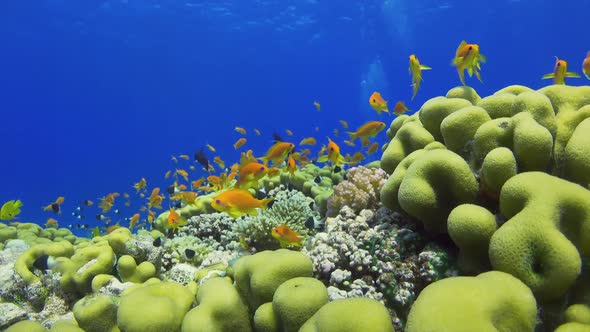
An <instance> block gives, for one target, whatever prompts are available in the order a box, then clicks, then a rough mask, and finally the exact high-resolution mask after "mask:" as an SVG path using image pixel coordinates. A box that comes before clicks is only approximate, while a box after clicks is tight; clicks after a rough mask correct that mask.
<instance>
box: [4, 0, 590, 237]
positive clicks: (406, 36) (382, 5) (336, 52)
mask: <svg viewBox="0 0 590 332" xmlns="http://www.w3.org/2000/svg"><path fill="white" fill-rule="evenodd" d="M589 10H590V2H588V1H587V0H580V1H558V0H550V1H549V0H548V1H532V0H520V1H518V0H510V1H509V0H496V1H468V0H461V1H434V0H425V1H409V0H386V1H383V0H381V1H376V0H366V1H353V0H351V1H327V0H324V1H320V0H297V1H295V0H291V1H287V0H281V1H278V0H259V1H249V0H241V1H237V0H233V1H230V0H227V1H198V0H184V1H177V0H151V1H149V0H106V1H103V0H100V1H99V0H87V1H77V0H36V1H31V0H22V1H16V0H13V1H4V2H3V3H2V4H1V5H0V47H1V49H2V51H1V52H0V113H1V114H2V117H1V118H0V141H1V142H2V160H1V162H0V202H4V201H7V200H10V199H21V200H22V201H23V203H24V206H23V209H22V213H21V215H20V216H19V218H18V220H19V221H32V222H38V223H41V224H42V223H44V222H45V221H46V220H47V218H48V217H55V216H54V215H53V214H52V213H50V212H43V211H42V206H45V205H47V204H49V203H51V202H52V201H54V200H55V199H56V198H57V197H58V196H64V197H65V202H64V204H63V206H62V214H61V215H59V216H57V217H56V218H57V219H58V221H59V222H60V226H62V227H63V226H66V225H68V224H73V223H77V222H80V221H79V220H78V219H75V218H74V217H73V216H71V212H72V211H73V210H74V209H75V208H76V207H77V206H79V205H80V204H81V202H82V201H83V200H84V199H91V200H93V201H95V203H96V202H98V198H99V197H102V196H104V195H106V194H108V193H110V192H120V193H123V192H128V193H130V194H132V195H131V196H132V198H133V201H132V205H131V207H125V206H123V204H122V202H123V200H122V199H120V200H118V204H117V206H116V207H117V208H119V209H121V214H120V216H112V217H113V219H114V220H115V221H116V220H117V219H122V218H123V217H129V216H131V215H132V214H133V213H135V212H136V211H137V210H138V209H139V207H140V206H141V205H142V204H145V199H141V198H139V197H136V196H134V195H133V193H134V189H133V188H132V187H131V186H132V184H133V183H134V182H136V181H138V180H139V179H140V178H141V177H145V178H146V179H147V181H148V187H149V188H150V189H151V188H153V187H155V186H159V187H162V188H166V187H167V186H168V185H170V181H169V180H165V179H164V173H165V172H166V171H167V170H169V169H175V168H185V169H186V168H187V167H188V165H189V164H191V163H192V164H194V162H193V161H190V162H186V161H183V160H181V161H179V164H174V163H173V162H172V161H171V160H170V157H171V156H172V155H176V156H178V155H179V154H188V155H190V156H192V155H193V153H194V152H195V151H196V150H198V149H200V148H201V147H203V146H204V145H205V144H207V143H210V144H212V145H214V146H215V147H216V148H217V152H218V153H217V154H212V153H209V158H210V159H212V158H213V156H214V155H219V156H221V158H223V159H224V160H226V163H227V164H231V163H232V162H234V161H236V160H237V159H238V157H239V153H238V152H236V151H235V150H234V148H233V147H232V144H233V143H234V142H235V141H236V140H237V139H238V138H239V137H241V135H240V134H238V133H237V132H235V131H233V128H234V127H235V126H241V127H244V128H246V129H247V130H248V131H249V133H248V135H247V138H248V143H247V144H246V145H245V146H244V148H242V149H241V151H243V150H245V149H248V148H250V149H253V150H254V152H255V155H257V156H261V155H262V154H263V153H264V152H265V151H266V149H267V148H268V147H269V146H270V145H271V144H272V136H271V134H272V133H273V132H275V131H276V132H277V133H279V134H281V135H282V136H283V137H284V138H285V139H288V140H290V141H293V142H295V143H297V142H299V140H301V139H302V138H304V137H308V136H315V137H316V138H317V139H318V141H320V142H322V141H325V140H326V139H325V137H326V136H330V137H332V138H335V137H334V134H333V129H334V128H339V129H340V131H341V132H343V130H342V128H341V127H340V124H339V120H341V119H344V120H346V121H348V123H349V124H350V125H351V127H353V128H354V127H357V126H359V125H361V124H363V123H364V122H365V121H367V120H380V121H384V122H386V123H389V122H390V121H391V120H392V119H393V118H392V117H390V116H387V115H383V116H381V117H379V116H377V114H376V113H375V111H374V110H372V109H371V108H370V106H369V104H368V102H367V100H368V97H369V95H370V94H371V93H372V92H373V91H379V92H381V94H382V95H383V96H384V97H385V99H387V100H388V101H389V103H390V105H393V104H394V103H395V102H396V101H397V100H403V101H405V102H406V103H407V105H408V106H409V108H410V109H411V110H412V111H415V110H417V109H419V108H420V106H421V105H422V103H423V102H424V101H426V100H427V99H429V98H431V97H434V96H437V95H444V94H445V93H446V91H447V90H448V89H450V88H452V87H454V86H457V85H459V84H460V82H459V79H458V76H457V74H456V71H455V69H454V68H453V67H451V66H450V61H451V59H452V57H453V56H454V52H455V50H456V48H457V46H458V44H459V42H460V41H461V40H463V39H465V40H467V41H468V42H470V43H477V44H479V45H480V51H481V53H483V54H485V55H486V56H487V59H488V63H486V64H484V65H483V69H482V77H483V80H484V84H482V83H480V82H478V81H477V80H476V79H475V78H471V79H468V81H467V83H468V84H469V85H471V86H473V87H474V88H475V89H476V90H477V91H478V92H479V93H480V95H482V96H485V95H488V94H491V93H493V92H494V91H496V90H498V89H500V88H502V87H504V86H506V85H510V84H523V85H527V86H530V87H532V88H540V87H542V86H545V85H548V84H551V82H550V81H542V80H541V79H540V78H541V76H542V75H543V74H545V73H548V72H551V71H552V69H553V65H554V61H555V60H554V56H559V57H560V58H563V59H566V60H567V61H569V63H570V70H572V71H577V72H581V68H580V65H581V63H582V60H583V59H584V57H585V55H586V52H587V51H588V49H590V35H589V34H588V33H587V23H586V22H587V21H586V19H587V13H588V12H589ZM412 53H415V54H416V55H418V57H419V58H420V60H421V62H423V63H424V64H427V65H429V66H431V67H433V70H431V71H428V72H425V73H424V82H423V84H422V87H421V90H420V91H419V93H418V96H417V97H416V99H415V100H413V101H410V97H411V94H412V89H411V87H410V77H409V75H408V56H409V55H410V54H412ZM568 84H571V85H583V84H588V81H587V80H586V79H585V78H583V79H570V80H568ZM314 101H318V102H320V103H321V105H322V109H321V112H317V111H316V109H315V107H314V105H313V102H314ZM315 127H319V129H320V130H319V132H316V131H315ZM253 128H258V129H259V130H260V131H261V132H262V133H263V135H262V136H255V135H253V134H252V130H253ZM285 129H290V130H292V131H293V132H294V136H293V137H289V136H287V135H286V134H285V131H284V130H285ZM336 139H337V142H339V143H341V142H342V141H343V140H344V139H345V138H344V135H340V136H339V137H338V138H336ZM380 139H381V141H384V140H385V137H384V134H381V137H380ZM341 146H342V148H343V150H344V152H350V153H352V152H355V151H356V150H354V148H349V147H346V146H344V145H343V144H341ZM317 148H318V147H316V151H317ZM376 158H379V155H378V154H375V155H374V156H373V159H376ZM202 175H205V172H201V171H196V172H193V173H192V174H191V178H192V179H193V180H194V179H197V178H198V177H200V176H202ZM97 212H98V209H97V208H96V206H94V207H92V208H89V209H87V211H85V212H84V213H85V215H86V216H85V217H86V218H85V219H84V221H83V223H88V224H90V225H94V224H95V223H96V221H95V219H94V215H95V214H96V213H97Z"/></svg>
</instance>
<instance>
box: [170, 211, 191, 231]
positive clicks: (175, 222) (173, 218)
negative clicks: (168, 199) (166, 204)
mask: <svg viewBox="0 0 590 332" xmlns="http://www.w3.org/2000/svg"><path fill="white" fill-rule="evenodd" d="M184 225H186V219H184V218H183V217H181V216H180V215H179V214H178V213H176V211H175V210H174V209H173V208H170V214H169V215H168V220H167V223H166V228H168V229H172V230H176V229H178V228H179V227H182V226H184Z"/></svg>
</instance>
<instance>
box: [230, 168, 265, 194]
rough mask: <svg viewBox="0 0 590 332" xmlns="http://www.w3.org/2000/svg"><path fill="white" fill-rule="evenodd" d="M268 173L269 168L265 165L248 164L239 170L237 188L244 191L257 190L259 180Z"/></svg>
mask: <svg viewBox="0 0 590 332" xmlns="http://www.w3.org/2000/svg"><path fill="white" fill-rule="evenodd" d="M267 171H268V168H267V167H266V166H265V165H263V164H260V163H257V162H249V163H246V164H244V165H243V166H242V167H240V168H239V171H238V181H237V182H236V185H235V187H236V188H243V189H247V188H252V187H254V188H256V187H258V180H260V179H261V178H262V177H263V176H264V175H266V172H267Z"/></svg>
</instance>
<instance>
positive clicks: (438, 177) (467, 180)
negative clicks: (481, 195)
mask: <svg viewBox="0 0 590 332" xmlns="http://www.w3.org/2000/svg"><path fill="white" fill-rule="evenodd" d="M394 187H395V186H394ZM383 190H386V186H384V188H383ZM477 193H478V185H477V180H476V179H475V176H474V175H473V173H472V172H471V169H470V168H469V165H467V163H466V162H465V160H463V159H462V158H461V157H460V156H459V155H457V154H455V153H453V152H452V151H449V150H440V149H437V150H432V151H428V152H427V153H425V154H424V155H423V156H421V157H420V158H418V159H416V160H415V161H414V162H413V163H412V164H411V165H410V167H408V170H407V172H406V174H405V175H404V176H403V178H402V180H401V183H400V184H399V191H398V194H397V198H398V201H399V206H400V207H401V208H402V209H403V210H404V211H406V212H407V213H408V214H410V215H411V216H413V217H415V218H417V219H419V220H421V221H422V222H423V223H424V227H425V228H426V229H427V230H429V231H433V232H441V233H444V232H446V231H447V216H448V215H449V213H450V212H451V210H452V209H453V208H454V207H455V206H457V205H459V204H463V203H473V202H474V201H475V198H476V196H477ZM392 196H393V195H391V194H386V197H392ZM386 199H387V198H386Z"/></svg>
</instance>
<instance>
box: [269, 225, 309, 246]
mask: <svg viewBox="0 0 590 332" xmlns="http://www.w3.org/2000/svg"><path fill="white" fill-rule="evenodd" d="M271 235H272V237H274V238H275V239H277V240H278V241H279V243H280V244H281V248H287V247H301V242H302V241H303V237H301V236H299V234H298V233H297V232H295V231H294V230H292V229H291V228H290V227H289V226H287V225H284V224H283V225H280V226H277V227H275V228H273V229H272V231H271Z"/></svg>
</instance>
